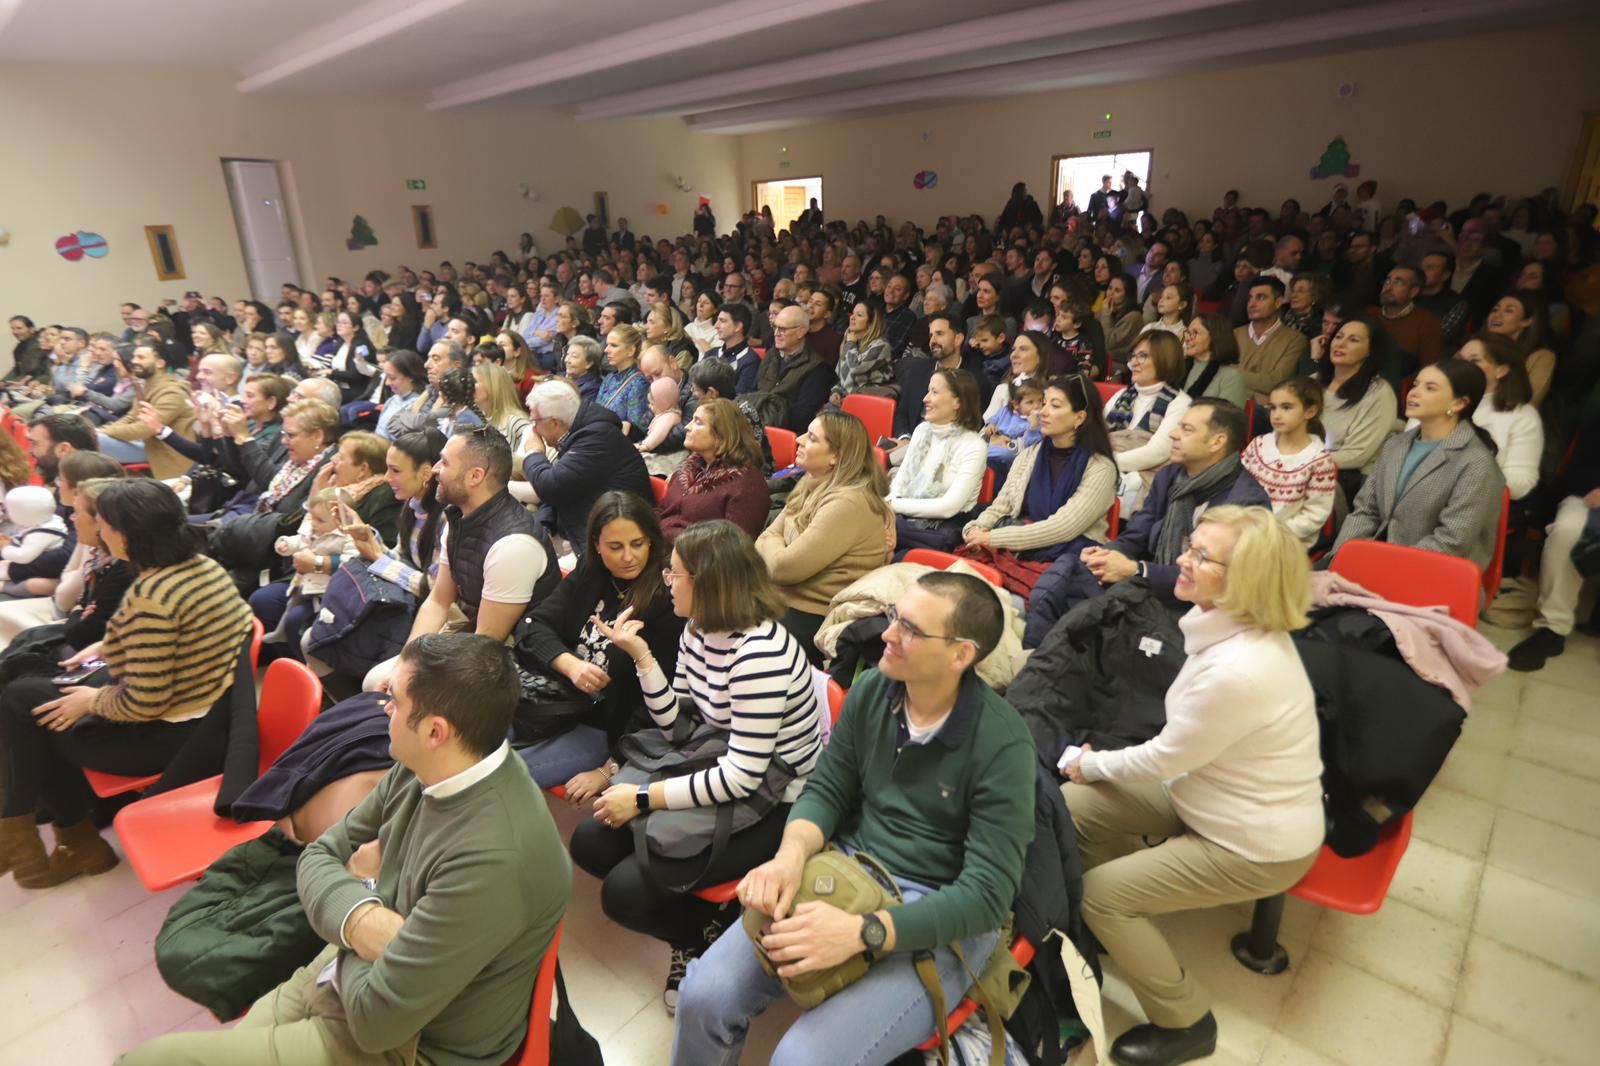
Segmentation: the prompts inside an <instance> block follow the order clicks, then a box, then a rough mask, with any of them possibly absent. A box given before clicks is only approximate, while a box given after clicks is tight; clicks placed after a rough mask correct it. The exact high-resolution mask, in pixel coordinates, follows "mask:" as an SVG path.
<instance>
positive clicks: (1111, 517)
mask: <svg viewBox="0 0 1600 1066" xmlns="http://www.w3.org/2000/svg"><path fill="white" fill-rule="evenodd" d="M1121 531H1122V501H1121V500H1118V499H1112V501H1111V510H1109V511H1107V512H1106V538H1107V539H1108V540H1116V539H1117V534H1118V533H1120V532H1121Z"/></svg>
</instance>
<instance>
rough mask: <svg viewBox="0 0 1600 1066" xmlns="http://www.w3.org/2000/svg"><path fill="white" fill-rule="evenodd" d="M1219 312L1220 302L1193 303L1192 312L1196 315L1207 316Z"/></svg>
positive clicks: (1204, 301) (1201, 301)
mask: <svg viewBox="0 0 1600 1066" xmlns="http://www.w3.org/2000/svg"><path fill="white" fill-rule="evenodd" d="M1221 310H1222V301H1221V300H1196V301H1195V302H1194V311H1195V314H1197V315H1209V314H1212V313H1214V312H1218V311H1221Z"/></svg>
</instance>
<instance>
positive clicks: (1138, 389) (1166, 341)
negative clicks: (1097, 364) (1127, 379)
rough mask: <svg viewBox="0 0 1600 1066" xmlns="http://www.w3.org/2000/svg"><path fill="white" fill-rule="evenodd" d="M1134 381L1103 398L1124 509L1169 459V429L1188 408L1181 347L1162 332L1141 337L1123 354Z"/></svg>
mask: <svg viewBox="0 0 1600 1066" xmlns="http://www.w3.org/2000/svg"><path fill="white" fill-rule="evenodd" d="M1128 373H1129V375H1130V376H1131V377H1132V379H1133V383H1132V384H1131V385H1129V386H1128V387H1127V388H1125V389H1123V390H1122V391H1121V392H1119V393H1117V394H1116V395H1115V396H1113V397H1112V398H1111V399H1110V400H1108V401H1107V402H1106V409H1105V416H1106V426H1107V428H1108V429H1109V430H1110V432H1111V450H1112V452H1113V453H1115V455H1116V458H1117V470H1118V471H1119V472H1120V473H1121V479H1120V481H1121V484H1120V486H1119V487H1118V490H1117V495H1118V496H1119V497H1120V498H1121V500H1122V506H1123V509H1124V510H1126V511H1127V512H1128V513H1129V514H1132V513H1133V511H1134V510H1135V509H1136V508H1137V506H1138V504H1139V502H1140V500H1141V499H1142V497H1143V496H1144V492H1145V490H1146V489H1148V488H1149V487H1150V482H1151V481H1152V480H1154V478H1155V475H1156V471H1157V470H1159V469H1161V468H1162V467H1163V466H1166V465H1167V463H1168V462H1169V461H1170V460H1171V459H1172V431H1173V429H1175V428H1176V427H1177V425H1178V420H1179V419H1180V418H1182V417H1183V413H1184V412H1185V411H1187V410H1188V409H1189V403H1190V397H1189V394H1188V393H1186V392H1183V391H1181V390H1182V388H1183V351H1182V348H1181V347H1180V345H1179V344H1178V339H1177V338H1176V337H1174V336H1173V335H1172V334H1171V333H1167V332H1165V331H1153V332H1149V333H1146V334H1145V335H1144V336H1142V337H1140V338H1139V340H1138V343H1136V344H1135V345H1134V346H1133V354H1132V355H1130V356H1129V357H1128Z"/></svg>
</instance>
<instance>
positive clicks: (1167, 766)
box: [1062, 506, 1324, 1063]
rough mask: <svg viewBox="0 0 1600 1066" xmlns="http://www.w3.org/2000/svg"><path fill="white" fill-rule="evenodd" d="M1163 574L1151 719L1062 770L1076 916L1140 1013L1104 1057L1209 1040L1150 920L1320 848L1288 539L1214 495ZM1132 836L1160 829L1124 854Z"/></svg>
mask: <svg viewBox="0 0 1600 1066" xmlns="http://www.w3.org/2000/svg"><path fill="white" fill-rule="evenodd" d="M1178 574H1179V576H1178V582H1177V587H1176V589H1175V592H1176V594H1177V597H1178V599H1180V600H1184V601H1186V602H1188V603H1192V604H1193V605H1194V606H1193V607H1192V608H1191V609H1190V611H1189V613H1188V614H1186V615H1184V617H1183V619H1182V621H1181V622H1180V623H1179V625H1180V627H1181V629H1182V630H1183V636H1184V650H1185V651H1186V652H1187V653H1188V659H1187V661H1186V662H1185V663H1184V666H1183V669H1182V670H1181V671H1180V672H1179V673H1178V676H1177V679H1176V680H1174V681H1173V683H1172V685H1171V687H1170V688H1168V690H1167V699H1166V708H1167V723H1166V725H1165V727H1163V729H1162V730H1161V732H1160V734H1158V735H1157V736H1156V737H1155V738H1154V739H1153V740H1149V741H1146V742H1145V743H1143V744H1138V745H1135V746H1133V747H1131V748H1123V749H1121V750H1119V751H1093V750H1091V749H1090V748H1089V747H1088V746H1087V745H1086V746H1085V747H1084V748H1083V750H1082V754H1081V755H1080V754H1078V753H1076V752H1071V753H1070V754H1071V755H1072V756H1073V757H1072V758H1070V759H1068V760H1067V761H1066V762H1065V764H1064V766H1063V769H1062V773H1063V774H1064V775H1065V776H1066V777H1067V778H1068V779H1069V780H1070V781H1071V783H1070V784H1068V785H1066V786H1065V787H1064V788H1063V793H1064V795H1065V796H1066V800H1067V806H1068V807H1069V808H1070V809H1071V810H1072V817H1073V821H1074V823H1075V824H1076V826H1077V831H1078V843H1079V846H1080V848H1081V850H1082V852H1083V859H1084V866H1085V867H1086V869H1087V871H1088V872H1087V874H1086V875H1085V877H1084V900H1083V916H1084V920H1085V921H1087V922H1088V924H1089V928H1090V929H1092V930H1094V933H1095V935H1096V936H1097V937H1098V938H1099V939H1100V943H1101V944H1103V945H1104V946H1105V948H1106V950H1107V951H1108V952H1110V954H1111V956H1112V958H1114V959H1116V961H1117V965H1118V967H1119V968H1120V969H1121V971H1122V974H1123V977H1124V979H1125V980H1126V981H1127V982H1128V984H1129V985H1130V986H1131V987H1132V989H1133V992H1134V995H1135V996H1136V997H1137V998H1138V1000H1139V1005H1140V1006H1141V1007H1142V1008H1144V1012H1145V1014H1146V1016H1147V1017H1148V1018H1149V1019H1150V1024H1148V1025H1138V1026H1135V1027H1134V1028H1132V1029H1130V1030H1128V1031H1127V1032H1126V1033H1124V1034H1122V1036H1120V1037H1118V1038H1117V1040H1116V1041H1115V1042H1114V1043H1113V1044H1112V1049H1111V1057H1112V1059H1113V1060H1114V1061H1117V1062H1141V1063H1180V1062H1186V1061H1188V1060H1189V1059H1192V1058H1199V1057H1202V1056H1204V1055H1209V1054H1211V1053H1212V1052H1213V1051H1214V1050H1215V1049H1216V1042H1217V1023H1216V1019H1215V1018H1214V1017H1213V1016H1212V1014H1211V1000H1210V997H1209V995H1208V994H1207V993H1206V991H1205V989H1203V988H1202V987H1201V986H1200V984H1199V982H1198V981H1196V980H1195V977H1194V971H1193V970H1192V969H1188V968H1185V967H1184V966H1183V964H1182V963H1181V962H1180V961H1179V960H1178V958H1177V957H1176V956H1175V955H1174V954H1173V952H1172V949H1171V947H1170V946H1169V945H1168V944H1167V942H1166V938H1165V937H1163V936H1162V934H1161V931H1160V930H1159V929H1157V928H1156V926H1155V925H1154V924H1153V922H1152V920H1151V919H1152V917H1153V916H1155V915H1158V914H1170V913H1172V912H1174V911H1180V910H1190V909H1194V908H1199V907H1217V906H1222V905H1225V904H1229V903H1240V902H1244V901H1249V900H1257V899H1265V898H1267V897H1269V896H1273V895H1276V894H1278V893H1280V892H1283V891H1284V890H1285V889H1287V888H1289V887H1290V886H1291V885H1293V884H1294V883H1295V882H1296V881H1298V880H1300V878H1301V877H1302V876H1303V875H1304V874H1305V872H1306V871H1307V870H1308V869H1310V867H1311V864H1312V863H1313V862H1314V861H1315V860H1316V857H1317V852H1318V850H1319V849H1320V848H1321V847H1322V839H1323V831H1324V827H1323V813H1322V756H1321V752H1320V747H1319V741H1318V732H1317V713H1316V700H1315V697H1314V696H1313V693H1312V690H1311V683H1310V681H1308V680H1307V679H1306V674H1305V669H1304V668H1303V667H1302V666H1301V664H1300V657H1299V655H1298V654H1296V652H1295V650H1294V644H1293V643H1292V642H1291V640H1290V639H1289V633H1290V632H1291V631H1292V630H1295V629H1299V628H1300V627H1301V626H1304V625H1305V623H1306V610H1307V608H1308V607H1309V606H1310V604H1311V587H1310V568H1309V565H1308V564H1307V562H1306V554H1305V549H1304V547H1303V546H1302V545H1301V544H1300V542H1299V541H1298V540H1296V539H1295V538H1294V536H1293V535H1292V534H1291V533H1290V532H1289V531H1288V529H1287V528H1285V527H1284V525H1283V523H1282V522H1280V521H1278V520H1277V519H1276V518H1274V517H1273V516H1272V514H1271V513H1270V512H1269V511H1267V510H1266V509H1265V508H1261V507H1233V506H1224V507H1215V508H1212V509H1211V510H1208V511H1206V512H1205V515H1204V516H1203V517H1202V518H1201V519H1200V523H1199V525H1198V526H1197V527H1196V529H1195V531H1194V533H1193V535H1192V536H1191V537H1190V540H1189V543H1188V546H1187V547H1186V549H1185V551H1184V553H1183V554H1182V555H1180V556H1179V557H1178ZM1063 754H1064V755H1065V754H1068V753H1063ZM1141 838H1144V839H1156V838H1161V840H1162V842H1161V843H1160V844H1157V845H1156V846H1155V847H1138V846H1134V847H1133V849H1132V852H1131V854H1130V853H1128V845H1137V844H1138V843H1139V842H1140V839H1141Z"/></svg>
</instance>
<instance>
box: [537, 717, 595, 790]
mask: <svg viewBox="0 0 1600 1066" xmlns="http://www.w3.org/2000/svg"><path fill="white" fill-rule="evenodd" d="M610 753H611V747H610V745H609V744H607V743H606V731H605V730H604V729H596V728H595V727H594V726H590V725H580V726H573V727H572V728H571V729H569V730H567V731H566V732H565V733H562V734H561V735H560V736H558V737H551V738H550V739H549V740H541V741H539V742H538V743H536V744H530V745H528V746H527V747H526V748H522V749H521V750H519V751H518V752H517V754H518V755H520V756H521V757H522V761H523V762H525V763H527V764H528V773H529V774H530V775H532V777H533V783H534V784H536V785H538V786H539V787H540V788H554V787H555V786H556V785H564V784H566V783H567V782H568V781H571V780H572V779H573V777H574V776H576V775H577V774H581V773H583V772H584V771H585V770H593V769H594V768H595V767H597V766H599V765H600V764H601V763H603V762H605V761H606V756H607V755H609V754H610Z"/></svg>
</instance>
